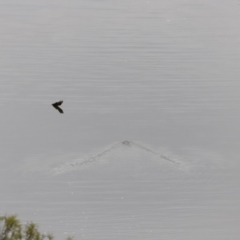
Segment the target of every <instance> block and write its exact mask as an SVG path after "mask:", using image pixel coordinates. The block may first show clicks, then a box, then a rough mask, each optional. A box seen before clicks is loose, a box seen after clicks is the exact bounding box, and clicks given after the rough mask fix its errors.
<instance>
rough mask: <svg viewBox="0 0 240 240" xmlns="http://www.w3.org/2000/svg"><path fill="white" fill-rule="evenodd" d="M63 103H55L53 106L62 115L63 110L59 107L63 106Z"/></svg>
mask: <svg viewBox="0 0 240 240" xmlns="http://www.w3.org/2000/svg"><path fill="white" fill-rule="evenodd" d="M62 103H63V101H59V102H55V103H53V104H52V106H53V107H54V108H56V109H57V110H58V111H59V112H60V113H63V110H62V109H61V108H60V107H59V106H61V105H62Z"/></svg>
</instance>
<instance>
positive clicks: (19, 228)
mask: <svg viewBox="0 0 240 240" xmlns="http://www.w3.org/2000/svg"><path fill="white" fill-rule="evenodd" d="M53 239H54V237H53V235H52V234H50V233H49V234H43V233H41V232H39V230H38V226H37V225H36V224H35V223H33V222H29V223H27V224H22V223H21V222H20V221H19V219H18V218H17V216H16V215H10V216H0V240H53ZM67 240H73V238H72V237H68V238H67Z"/></svg>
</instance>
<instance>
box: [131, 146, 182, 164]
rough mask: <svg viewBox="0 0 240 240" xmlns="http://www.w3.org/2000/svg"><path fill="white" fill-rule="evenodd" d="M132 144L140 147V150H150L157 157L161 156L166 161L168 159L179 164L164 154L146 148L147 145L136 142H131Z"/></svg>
mask: <svg viewBox="0 0 240 240" xmlns="http://www.w3.org/2000/svg"><path fill="white" fill-rule="evenodd" d="M132 144H133V145H134V146H136V147H137V148H140V149H142V150H145V151H147V152H150V153H152V154H154V155H155V156H159V157H161V158H163V159H165V160H167V161H169V162H172V163H174V164H180V163H178V162H176V161H174V160H172V159H170V158H169V157H167V156H164V155H162V154H160V153H158V152H155V151H153V150H151V149H149V148H147V147H144V146H142V145H140V144H138V143H132Z"/></svg>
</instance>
